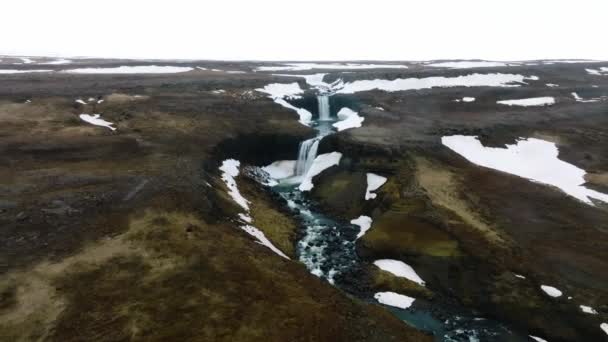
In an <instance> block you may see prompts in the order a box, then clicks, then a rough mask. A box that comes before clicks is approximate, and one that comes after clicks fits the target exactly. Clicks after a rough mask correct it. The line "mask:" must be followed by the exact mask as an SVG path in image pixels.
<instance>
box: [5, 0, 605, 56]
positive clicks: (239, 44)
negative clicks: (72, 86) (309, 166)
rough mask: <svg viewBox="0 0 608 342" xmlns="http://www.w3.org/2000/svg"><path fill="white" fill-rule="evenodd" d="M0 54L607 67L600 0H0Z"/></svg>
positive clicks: (602, 7) (602, 3)
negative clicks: (551, 62) (571, 61)
mask: <svg viewBox="0 0 608 342" xmlns="http://www.w3.org/2000/svg"><path fill="white" fill-rule="evenodd" d="M2 2H3V3H2V5H1V11H2V18H1V20H0V54H19V55H52V56H95V57H125V58H183V59H199V58H200V59H231V60H243V59H259V60H421V59H459V58H463V59H466V58H480V59H490V60H521V59H541V58H545V59H553V58H590V59H603V60H608V44H607V43H606V41H607V39H608V0H418V1H405V0H372V1H357V0H350V1H348V0H324V1H322V0H301V1H294V0H264V1H253V0H251V1H246V0H221V1H204V0H199V1H191V0H170V1H169V0H157V1H154V0H148V1H145V0H103V1H101V0H79V1H78V0H73V1H68V0H4V1H2Z"/></svg>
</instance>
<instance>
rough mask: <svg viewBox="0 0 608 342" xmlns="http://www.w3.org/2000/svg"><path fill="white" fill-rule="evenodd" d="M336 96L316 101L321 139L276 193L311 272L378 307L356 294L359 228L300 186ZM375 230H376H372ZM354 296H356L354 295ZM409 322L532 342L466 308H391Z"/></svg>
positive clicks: (465, 337)
mask: <svg viewBox="0 0 608 342" xmlns="http://www.w3.org/2000/svg"><path fill="white" fill-rule="evenodd" d="M330 96H331V95H319V96H317V102H318V105H319V110H318V111H319V114H318V119H316V120H314V122H313V128H315V130H316V131H317V136H316V137H314V138H312V139H308V140H305V141H303V142H302V143H300V147H299V151H298V159H297V161H296V170H295V176H294V177H292V179H291V180H287V181H285V182H281V184H279V185H278V186H275V187H274V188H273V189H274V191H276V192H278V193H279V194H280V195H281V197H283V198H284V199H286V200H287V203H288V206H289V207H290V208H291V210H292V211H293V212H294V214H295V215H296V216H297V217H298V218H299V219H300V221H301V223H302V225H303V226H304V227H305V228H304V230H303V232H302V234H301V236H300V238H299V240H298V242H297V248H296V253H297V257H298V259H299V260H300V262H302V263H303V264H304V265H306V267H307V268H308V269H309V271H310V272H311V273H312V274H314V275H316V276H318V277H320V278H322V279H325V280H327V281H328V282H329V283H331V284H333V285H335V286H337V287H338V288H341V289H343V290H344V291H346V292H349V293H351V294H354V295H355V296H357V297H359V298H360V299H362V300H364V301H369V302H375V299H374V298H373V293H361V292H360V291H351V290H352V289H353V288H355V287H356V284H355V283H356V281H357V279H358V277H357V275H358V274H359V275H360V274H361V273H359V272H360V266H361V262H360V259H359V257H358V255H357V252H356V239H357V234H358V233H359V231H360V228H359V227H357V226H354V225H352V224H348V223H343V222H342V223H341V222H337V221H336V220H334V219H332V218H331V217H328V216H327V215H324V214H323V213H321V212H319V211H317V210H315V209H314V208H315V203H314V202H312V201H311V200H310V199H309V198H307V196H305V195H304V194H303V193H302V192H301V191H300V190H299V189H298V183H299V180H300V179H301V178H302V176H303V175H305V174H306V172H307V171H308V170H309V169H310V167H311V165H312V163H313V161H314V159H315V157H316V156H317V151H318V147H319V143H320V142H321V140H322V139H323V137H325V136H327V135H330V134H333V133H335V129H334V127H333V126H332V124H333V123H334V122H336V121H337V118H336V117H335V116H332V113H331V107H330ZM372 229H373V227H372ZM353 292H355V293H353ZM387 308H388V309H389V310H390V311H392V312H393V313H394V314H395V315H396V316H397V317H399V318H400V319H401V320H403V321H404V322H406V323H408V324H410V325H412V326H414V327H416V328H418V329H421V330H424V331H428V332H431V333H432V334H433V335H434V336H435V340H436V341H458V342H460V341H466V342H474V341H529V339H528V338H527V337H525V336H522V335H519V334H516V333H514V332H512V331H511V330H509V329H508V328H507V327H506V326H505V325H503V324H501V323H500V322H497V321H494V320H490V319H485V318H481V317H478V316H477V315H475V314H474V313H473V312H472V311H471V310H468V309H466V308H464V307H460V306H454V305H447V304H442V303H437V302H433V303H430V302H428V301H424V300H422V299H416V300H415V302H414V305H413V306H412V307H411V308H409V309H406V310H402V309H398V308H394V307H390V306H387Z"/></svg>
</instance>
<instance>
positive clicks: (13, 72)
mask: <svg viewBox="0 0 608 342" xmlns="http://www.w3.org/2000/svg"><path fill="white" fill-rule="evenodd" d="M31 72H53V70H16V69H0V74H28V73H31Z"/></svg>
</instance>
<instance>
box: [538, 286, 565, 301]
mask: <svg viewBox="0 0 608 342" xmlns="http://www.w3.org/2000/svg"><path fill="white" fill-rule="evenodd" d="M540 288H541V290H543V291H544V292H545V293H546V294H547V295H549V296H550V297H553V298H557V297H561V295H562V291H560V290H558V289H557V288H555V287H553V286H549V285H541V286H540Z"/></svg>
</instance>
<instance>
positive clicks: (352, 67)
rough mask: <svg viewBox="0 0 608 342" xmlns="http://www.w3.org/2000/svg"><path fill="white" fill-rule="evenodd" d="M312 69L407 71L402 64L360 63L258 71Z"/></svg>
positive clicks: (300, 65)
mask: <svg viewBox="0 0 608 342" xmlns="http://www.w3.org/2000/svg"><path fill="white" fill-rule="evenodd" d="M311 69H334V70H359V69H407V66H406V65H400V64H358V63H283V66H262V67H258V68H256V71H303V70H311Z"/></svg>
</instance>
